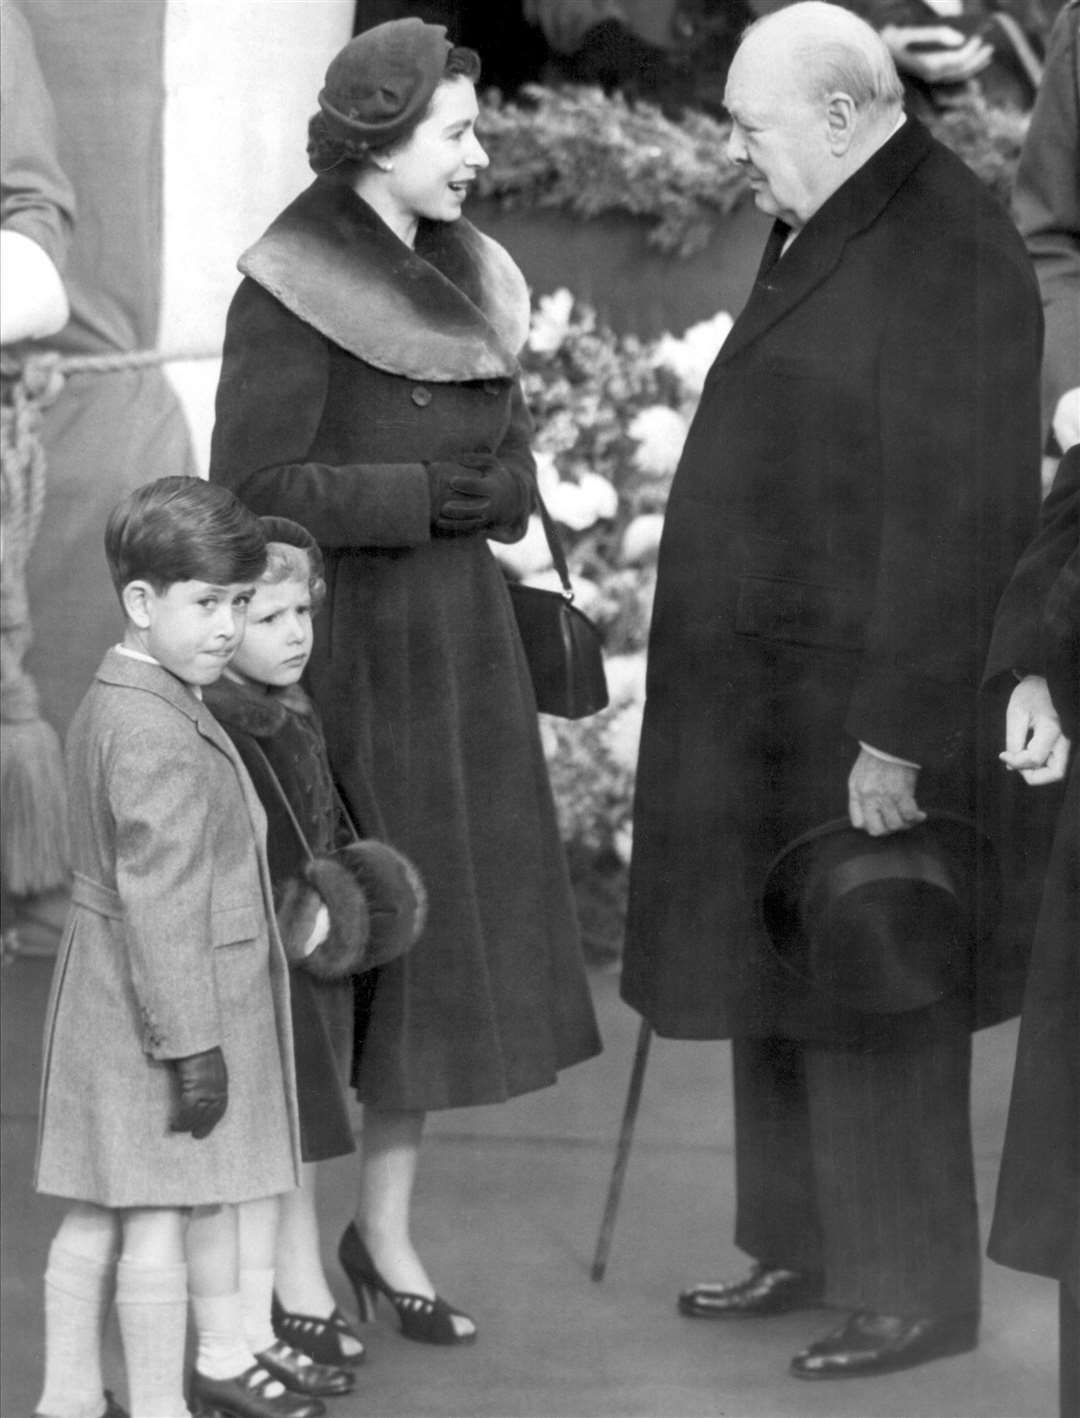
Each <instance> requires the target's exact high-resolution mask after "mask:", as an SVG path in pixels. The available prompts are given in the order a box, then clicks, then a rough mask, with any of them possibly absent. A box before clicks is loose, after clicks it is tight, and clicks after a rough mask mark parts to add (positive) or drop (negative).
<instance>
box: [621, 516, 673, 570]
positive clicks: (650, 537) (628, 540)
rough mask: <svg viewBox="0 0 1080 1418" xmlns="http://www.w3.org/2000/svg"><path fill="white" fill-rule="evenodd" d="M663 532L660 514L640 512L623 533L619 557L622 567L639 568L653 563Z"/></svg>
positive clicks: (662, 520)
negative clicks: (644, 564) (645, 563)
mask: <svg viewBox="0 0 1080 1418" xmlns="http://www.w3.org/2000/svg"><path fill="white" fill-rule="evenodd" d="M663 530H664V515H663V513H662V512H642V513H641V515H640V516H638V517H635V518H634V520H633V521H632V522H631V523H630V525H629V526H628V527H627V529H626V531H625V532H624V533H623V539H622V547H621V548H620V556H621V559H622V562H623V565H624V566H640V565H641V564H642V563H644V562H649V561H654V560H655V559H656V553H657V551H658V549H659V547H660V534H661V533H662V532H663Z"/></svg>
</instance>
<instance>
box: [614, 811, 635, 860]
mask: <svg viewBox="0 0 1080 1418" xmlns="http://www.w3.org/2000/svg"><path fill="white" fill-rule="evenodd" d="M611 845H612V846H613V847H614V848H615V851H616V853H617V855H618V858H619V861H620V862H625V863H626V864H627V865H629V862H630V856H631V854H632V852H633V850H634V824H633V823H632V822H631V821H630V820H629V819H628V820H627V821H626V822H624V823H623V825H622V826H621V827H619V828H617V829H616V830H615V833H614V835H613V836H612V839H611Z"/></svg>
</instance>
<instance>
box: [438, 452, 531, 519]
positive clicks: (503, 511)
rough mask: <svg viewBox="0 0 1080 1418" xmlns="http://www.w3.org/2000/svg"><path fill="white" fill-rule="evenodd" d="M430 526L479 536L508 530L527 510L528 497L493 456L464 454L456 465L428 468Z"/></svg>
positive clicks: (454, 463)
mask: <svg viewBox="0 0 1080 1418" xmlns="http://www.w3.org/2000/svg"><path fill="white" fill-rule="evenodd" d="M428 484H429V487H430V490H431V522H432V526H433V527H435V529H436V531H439V532H451V533H454V532H479V531H482V530H483V529H484V528H485V527H499V526H509V525H511V524H513V523H514V522H516V521H517V520H518V518H519V517H521V515H522V513H523V512H524V510H525V507H524V500H525V494H524V493H523V491H522V488H521V486H520V484H519V483H518V481H517V480H516V479H515V478H514V476H513V474H512V473H510V472H508V471H507V469H506V468H504V467H503V465H502V464H501V463H500V462H499V460H498V458H496V457H494V456H493V455H492V454H491V453H464V454H462V456H461V458H460V460H458V461H456V462H445V463H442V462H439V463H429V464H428Z"/></svg>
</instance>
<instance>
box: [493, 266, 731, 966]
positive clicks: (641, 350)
mask: <svg viewBox="0 0 1080 1418" xmlns="http://www.w3.org/2000/svg"><path fill="white" fill-rule="evenodd" d="M730 328H731V318H730V316H728V315H726V314H720V315H717V316H716V317H715V318H714V319H712V320H708V321H704V322H702V323H701V324H700V325H696V326H694V327H693V328H691V329H690V330H688V331H687V332H686V333H685V334H684V335H683V336H682V337H681V338H676V337H674V336H672V335H665V336H663V337H662V338H661V339H658V340H652V341H645V340H641V339H639V338H638V337H637V336H634V335H615V334H613V333H612V331H611V330H609V329H607V328H605V327H603V326H601V325H600V324H599V323H598V322H597V319H596V316H595V313H594V312H593V311H592V310H591V309H589V307H588V306H585V305H582V304H580V303H576V302H575V301H574V298H573V296H572V295H571V294H570V292H569V291H566V290H560V291H556V292H555V293H554V294H553V295H549V296H544V297H541V299H540V300H539V301H538V302H537V304H536V308H535V311H534V314H533V321H532V328H531V332H530V336H529V341H528V344H527V347H526V349H525V352H524V354H523V356H522V366H523V371H524V376H523V383H524V388H525V395H526V399H527V401H528V404H529V408H530V410H531V412H532V415H533V418H534V420H535V423H536V434H535V440H534V447H535V451H536V458H537V472H538V482H539V486H540V492H541V495H542V496H543V498H544V501H545V503H546V505H547V508H548V510H549V511H550V513H551V515H552V517H553V518H554V519H555V520H556V521H557V522H558V523H559V528H560V532H561V535H562V540H563V544H564V546H565V548H566V553H567V560H568V562H569V565H570V571H571V576H572V578H573V582H574V591H575V598H576V602H577V604H578V605H580V607H581V609H582V610H584V611H585V612H586V613H587V614H588V615H590V616H591V617H592V618H593V620H595V621H596V623H597V624H598V625H599V626H600V628H601V630H602V632H603V635H604V643H605V660H606V665H607V675H608V687H609V690H610V695H611V703H610V704H609V706H608V708H607V709H605V710H603V711H602V712H601V713H599V714H595V715H593V716H592V717H591V718H588V719H582V720H575V721H571V720H565V719H555V718H544V719H543V720H542V721H541V723H542V734H543V740H544V748H545V752H546V755H547V759H548V765H549V768H550V771H551V778H552V786H553V788H554V791H555V801H556V806H557V808H558V813H559V821H560V827H561V829H562V835H563V839H564V841H565V842H566V844H567V850H568V855H569V859H570V865H571V873H572V875H573V877H574V881H575V887H576V890H577V897H578V905H579V910H580V914H581V918H582V923H583V927H584V930H585V934H586V943H587V945H588V947H589V949H590V954H591V955H592V956H593V958H594V959H596V958H610V957H612V956H614V955H616V954H617V953H618V948H619V943H620V938H621V933H622V913H623V905H624V897H625V877H626V865H627V863H628V862H629V858H630V845H631V806H632V797H633V783H634V770H635V766H636V762H637V746H638V737H639V735H640V731H641V715H642V710H643V707H644V701H645V645H646V639H647V636H648V629H649V619H650V615H651V611H652V597H653V591H654V588H655V581H656V572H655V564H656V551H657V547H658V545H659V540H660V529H661V526H662V523H663V511H664V506H665V503H666V501H667V495H668V489H669V487H670V484H671V478H672V475H673V473H674V471H675V466H676V464H677V462H678V459H679V455H680V453H681V452H682V446H683V443H684V442H685V439H686V433H687V430H688V428H689V425H690V419H691V417H692V415H693V411H694V408H695V407H696V405H697V401H698V398H699V397H700V394H701V389H702V386H703V384H704V380H705V375H706V373H707V371H708V368H709V366H710V364H711V363H712V361H713V359H714V358H715V356H716V353H717V351H718V350H719V348H720V345H721V344H722V343H723V340H724V338H725V336H726V335H727V332H728V330H729V329H730ZM492 549H493V550H494V552H495V554H496V555H497V556H498V557H499V559H500V561H501V562H502V563H503V565H504V566H505V568H506V569H507V571H508V572H509V573H510V575H512V576H513V577H515V578H517V579H520V580H524V581H527V582H529V583H530V584H532V585H540V586H547V587H549V588H551V589H554V588H556V587H557V586H558V584H559V583H558V578H557V576H556V573H555V571H554V570H553V568H552V565H551V554H550V552H549V550H548V546H547V542H546V539H545V537H544V533H543V527H542V525H541V524H540V519H539V518H538V517H534V518H533V519H532V522H531V524H530V527H529V531H528V533H527V535H526V537H525V538H524V540H523V541H521V542H517V543H515V544H513V545H511V546H506V545H503V544H496V543H493V547H492Z"/></svg>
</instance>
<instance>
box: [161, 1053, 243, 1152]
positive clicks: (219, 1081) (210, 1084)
mask: <svg viewBox="0 0 1080 1418" xmlns="http://www.w3.org/2000/svg"><path fill="white" fill-rule="evenodd" d="M169 1063H170V1064H171V1065H172V1069H173V1072H174V1074H175V1075H176V1082H177V1099H176V1106H175V1107H174V1108H173V1114H172V1117H171V1118H170V1119H169V1131H170V1132H189V1133H191V1135H192V1137H193V1138H195V1140H196V1141H200V1140H201V1139H202V1138H204V1137H207V1136H209V1134H210V1133H212V1132H213V1130H214V1129H215V1128H216V1127H217V1125H218V1123H219V1122H221V1119H222V1118H223V1117H224V1116H225V1109H226V1108H227V1107H228V1104H229V1075H228V1073H227V1072H226V1069H225V1056H224V1054H223V1053H222V1052H221V1050H220V1049H219V1048H217V1047H216V1046H215V1047H214V1048H212V1049H207V1050H206V1051H205V1053H201V1054H189V1055H188V1056H187V1058H183V1059H170V1060H169Z"/></svg>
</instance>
